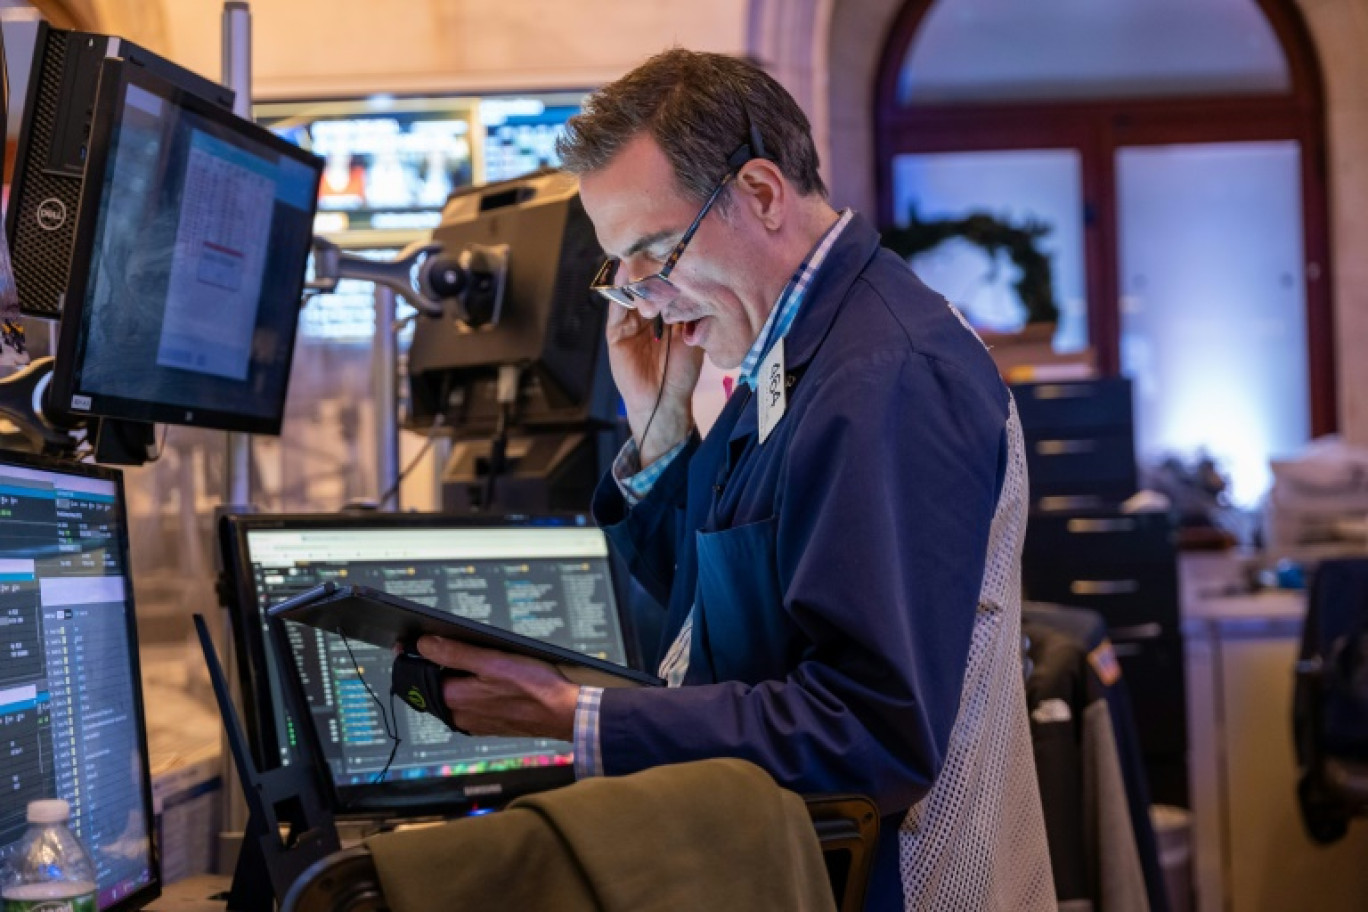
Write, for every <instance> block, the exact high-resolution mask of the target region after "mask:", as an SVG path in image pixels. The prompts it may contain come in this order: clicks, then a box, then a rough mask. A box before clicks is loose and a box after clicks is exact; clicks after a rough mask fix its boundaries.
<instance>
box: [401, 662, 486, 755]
mask: <svg viewBox="0 0 1368 912" xmlns="http://www.w3.org/2000/svg"><path fill="white" fill-rule="evenodd" d="M450 674H451V672H449V671H448V670H447V669H445V668H443V667H442V666H440V665H438V664H437V663H435V662H430V661H428V660H427V659H425V658H423V657H422V656H420V655H415V654H413V653H411V652H401V653H400V654H399V655H397V656H395V658H394V668H393V670H392V671H391V673H390V681H391V683H390V692H391V693H393V694H394V695H395V696H397V697H398V698H399V699H401V700H403V701H404V702H405V703H407V704H408V705H409V706H411V707H413V708H414V709H415V710H416V711H418V712H421V713H428V714H429V715H432V716H436V717H437V718H438V719H441V720H442V722H443V723H445V725H446V727H447V728H449V729H451V730H452V731H454V732H459V733H460V734H463V735H468V734H470V732H468V731H465V730H464V729H460V728H457V727H456V723H455V722H453V721H452V720H451V708H450V707H448V706H447V704H446V698H445V697H443V696H442V682H443V681H444V680H446V678H447V677H448V676H449V675H450Z"/></svg>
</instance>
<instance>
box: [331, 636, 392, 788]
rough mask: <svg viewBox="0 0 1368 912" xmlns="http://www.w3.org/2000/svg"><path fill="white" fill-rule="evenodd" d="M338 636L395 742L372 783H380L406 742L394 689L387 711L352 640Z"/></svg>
mask: <svg viewBox="0 0 1368 912" xmlns="http://www.w3.org/2000/svg"><path fill="white" fill-rule="evenodd" d="M338 636H340V637H342V645H343V646H345V647H346V649H347V657H348V658H349V659H351V662H352V667H353V668H355V669H356V677H357V678H359V679H360V681H361V686H362V687H364V688H366V693H368V694H370V695H371V699H372V700H374V701H375V705H376V706H378V707H380V723H381V724H382V725H383V726H384V727H385V735H386V736H387V737H388V738H389V739H390V740H391V741H393V742H394V744H393V746H391V747H390V755H389V759H388V760H386V761H385V768H384V769H382V770H380V772H378V773H376V774H375V778H374V779H372V780H371V785H379V784H380V783H381V782H384V781H385V776H386V775H387V774H388V773H389V771H390V766H391V764H393V763H394V758H395V757H396V756H397V755H398V753H399V745H400V744H403V743H404V742H403V739H402V738H400V737H399V716H398V715H396V714H395V712H394V691H392V690H391V691H390V706H389V710H388V711H386V710H385V704H384V703H381V702H380V697H379V696H377V695H376V693H375V688H373V687H371V686H370V681H367V680H366V676H365V674H363V673H362V671H361V663H360V662H358V661H356V654H355V653H354V652H352V648H351V640H349V639H347V635H346V634H345V633H341V634H338Z"/></svg>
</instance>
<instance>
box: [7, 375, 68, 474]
mask: <svg viewBox="0 0 1368 912" xmlns="http://www.w3.org/2000/svg"><path fill="white" fill-rule="evenodd" d="M52 365H53V359H52V358H51V357H46V358H35V359H33V361H31V362H30V363H29V364H27V365H26V366H24V367H22V368H20V369H19V370H17V371H15V372H14V373H12V374H10V375H9V376H7V377H5V378H4V379H2V380H0V415H3V416H4V417H5V418H8V419H9V420H10V422H12V423H13V424H14V426H15V427H17V428H18V429H19V433H21V434H22V435H23V436H24V442H25V444H27V447H28V449H29V450H30V451H31V452H34V453H46V454H49V455H59V456H69V455H71V454H72V453H73V452H75V450H76V445H77V442H78V441H77V438H76V437H75V436H74V432H76V431H78V430H80V429H81V427H83V426H84V422H79V421H68V420H64V419H63V418H62V417H60V416H58V415H56V414H54V413H52V411H51V410H50V409H48V408H47V401H48V397H47V391H48V385H49V384H50V383H51V382H52Z"/></svg>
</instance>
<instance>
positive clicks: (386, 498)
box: [376, 416, 441, 510]
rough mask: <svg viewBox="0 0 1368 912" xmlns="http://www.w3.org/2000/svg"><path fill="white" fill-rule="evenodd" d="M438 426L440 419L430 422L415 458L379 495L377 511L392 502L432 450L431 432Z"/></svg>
mask: <svg viewBox="0 0 1368 912" xmlns="http://www.w3.org/2000/svg"><path fill="white" fill-rule="evenodd" d="M440 426H441V417H440V416H438V418H436V419H434V420H433V422H432V429H431V430H430V431H428V436H427V440H426V441H424V442H423V448H422V449H420V450H419V451H418V454H417V455H416V456H414V457H413V458H412V459H410V460H409V464H408V465H406V466H404V470H403V471H402V472H400V473H399V475H398V477H397V478H395V479H394V484H392V485H390V487H389V490H388V491H386V492H385V493H384V494H382V495H380V502H379V503H378V504H377V505H376V507H377V508H378V509H381V510H383V509H385V504H387V503H389V502H390V501H391V500H393V499H394V496H395V495H396V494H398V493H399V486H400V485H401V484H403V483H404V479H405V478H408V477H409V474H410V473H411V472H412V471H413V470H414V469H416V468H418V463H420V462H422V461H423V457H424V456H426V455H427V451H428V450H430V449H432V441H433V439H434V438H433V432H434V431H436V430H437V428H438V427H440Z"/></svg>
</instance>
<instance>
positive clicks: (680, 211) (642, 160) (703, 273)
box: [580, 134, 774, 369]
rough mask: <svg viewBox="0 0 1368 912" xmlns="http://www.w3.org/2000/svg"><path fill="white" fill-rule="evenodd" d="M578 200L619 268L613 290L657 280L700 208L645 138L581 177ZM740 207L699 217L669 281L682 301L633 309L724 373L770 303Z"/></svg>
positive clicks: (746, 347)
mask: <svg viewBox="0 0 1368 912" xmlns="http://www.w3.org/2000/svg"><path fill="white" fill-rule="evenodd" d="M727 192H733V191H732V190H730V189H729V190H727V191H724V193H727ZM580 198H581V199H582V200H583V202H584V208H585V210H586V211H587V212H588V213H589V218H590V219H591V220H592V221H593V223H594V228H595V230H596V232H597V233H598V239H599V243H600V245H602V247H603V249H604V251H605V252H606V253H607V254H608V255H609V256H615V257H618V258H619V259H621V260H622V266H621V267H620V268H619V270H618V275H617V278H616V279H615V281H617V282H626V281H630V280H635V279H640V278H643V277H645V276H648V275H651V274H653V273H655V272H658V271H659V270H660V269H661V267H662V266H663V265H664V263H665V259H666V258H667V257H668V256H669V255H670V251H672V250H673V249H674V247H675V245H676V244H678V243H679V239H680V238H681V237H682V236H683V234H684V232H685V231H686V230H688V227H689V223H690V222H692V221H693V219H694V216H696V215H697V214H698V211H699V209H700V208H701V207H702V203H701V202H699V201H697V200H694V199H691V198H689V197H687V196H685V195H684V194H682V193H681V192H680V191H679V189H678V187H677V186H676V184H675V179H674V172H673V171H672V170H671V168H670V163H669V160H668V159H667V158H666V157H665V153H664V152H662V151H661V149H660V147H659V146H658V145H657V144H656V142H655V140H653V139H652V138H651V137H650V136H648V135H645V134H643V135H640V136H637V137H636V138H635V139H633V140H632V141H631V142H629V143H628V144H627V145H626V146H625V147H623V149H622V151H621V152H619V153H618V154H617V156H616V157H615V158H614V159H613V160H612V162H610V163H609V164H608V166H607V167H605V168H604V169H602V170H601V171H596V172H594V173H592V174H587V175H585V176H584V177H583V178H582V179H581V180H580ZM739 202H740V201H739V200H733V205H732V206H731V207H730V210H729V211H728V212H726V213H724V212H723V211H721V209H720V208H719V206H718V205H714V206H713V208H712V210H711V211H710V212H709V213H708V214H707V216H705V217H704V219H703V222H702V223H701V224H700V225H699V228H698V232H697V233H696V234H695V235H694V236H693V239H692V240H691V241H690V242H689V246H688V247H687V248H686V249H685V251H684V255H683V256H682V257H680V259H679V261H678V262H677V263H676V265H675V268H674V271H673V272H671V273H670V281H671V282H672V283H673V284H674V285H675V287H676V288H678V289H679V295H678V296H677V297H676V298H675V299H674V300H673V301H671V302H669V303H668V304H666V305H664V306H663V307H662V306H660V305H658V304H655V303H652V302H649V301H642V302H640V303H639V304H638V306H637V309H638V310H639V311H640V312H641V314H642V316H643V317H645V318H646V319H648V320H649V319H653V318H654V317H655V316H656V314H660V316H662V317H663V318H664V320H665V322H666V323H678V324H680V326H681V327H682V331H683V338H684V341H685V342H686V343H687V344H689V345H693V346H697V347H699V348H702V349H703V350H704V351H706V352H707V353H708V357H709V358H711V359H712V361H713V363H714V364H716V365H717V366H718V367H721V368H724V369H730V368H734V367H738V366H740V364H741V361H742V360H743V359H744V358H745V356H746V352H747V351H748V350H749V349H750V347H751V344H752V343H753V342H754V341H755V338H756V337H757V336H758V335H759V334H760V329H761V327H762V326H764V323H765V318H766V317H767V316H768V315H769V307H770V306H771V305H772V304H773V303H774V302H773V301H766V300H765V298H764V296H763V293H762V292H760V290H759V284H760V283H759V281H758V275H757V274H758V272H759V271H758V270H753V269H749V268H747V265H748V263H753V262H755V260H754V257H755V255H756V254H757V253H758V252H759V250H760V248H759V247H758V246H757V245H756V243H755V241H756V237H755V229H754V226H752V225H750V224H749V220H748V219H747V218H746V213H745V212H744V211H743V207H742V206H741V205H738V203H739ZM607 306H609V307H616V306H618V305H615V304H608V305H607Z"/></svg>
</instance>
